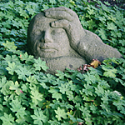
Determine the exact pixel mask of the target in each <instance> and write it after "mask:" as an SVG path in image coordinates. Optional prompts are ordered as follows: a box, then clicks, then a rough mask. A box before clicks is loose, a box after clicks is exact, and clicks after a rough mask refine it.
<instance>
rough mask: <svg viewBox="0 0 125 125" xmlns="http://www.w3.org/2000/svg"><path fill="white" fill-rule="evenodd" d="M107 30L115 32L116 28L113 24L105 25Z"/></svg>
mask: <svg viewBox="0 0 125 125" xmlns="http://www.w3.org/2000/svg"><path fill="white" fill-rule="evenodd" d="M107 29H109V30H116V29H117V27H116V26H115V24H114V23H109V22H108V23H107Z"/></svg>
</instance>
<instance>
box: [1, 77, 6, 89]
mask: <svg viewBox="0 0 125 125" xmlns="http://www.w3.org/2000/svg"><path fill="white" fill-rule="evenodd" d="M6 82H7V79H6V77H3V78H2V79H0V88H2V87H3V86H4V85H5V84H6Z"/></svg>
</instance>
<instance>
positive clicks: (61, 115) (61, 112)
mask: <svg viewBox="0 0 125 125" xmlns="http://www.w3.org/2000/svg"><path fill="white" fill-rule="evenodd" d="M55 113H56V118H57V119H58V120H59V121H60V120H62V118H63V119H66V118H67V113H66V112H65V110H64V109H61V108H59V107H58V108H57V110H55Z"/></svg>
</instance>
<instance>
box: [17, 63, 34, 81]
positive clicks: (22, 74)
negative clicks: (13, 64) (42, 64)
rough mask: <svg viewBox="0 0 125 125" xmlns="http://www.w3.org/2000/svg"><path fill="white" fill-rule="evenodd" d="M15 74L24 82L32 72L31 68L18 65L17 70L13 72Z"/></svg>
mask: <svg viewBox="0 0 125 125" xmlns="http://www.w3.org/2000/svg"><path fill="white" fill-rule="evenodd" d="M15 72H16V73H17V75H18V78H19V79H22V80H24V81H26V78H27V76H30V75H31V74H32V72H33V71H32V68H31V67H28V66H26V65H24V66H21V65H20V66H18V69H16V70H15Z"/></svg>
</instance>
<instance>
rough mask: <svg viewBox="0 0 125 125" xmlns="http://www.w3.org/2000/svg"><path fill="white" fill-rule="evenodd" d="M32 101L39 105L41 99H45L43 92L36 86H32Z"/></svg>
mask: <svg viewBox="0 0 125 125" xmlns="http://www.w3.org/2000/svg"><path fill="white" fill-rule="evenodd" d="M30 89H31V92H30V93H31V98H32V102H33V103H34V104H35V105H37V104H38V102H39V101H42V100H43V99H44V97H43V94H41V93H40V92H39V90H38V88H37V87H36V86H34V87H30Z"/></svg>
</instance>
